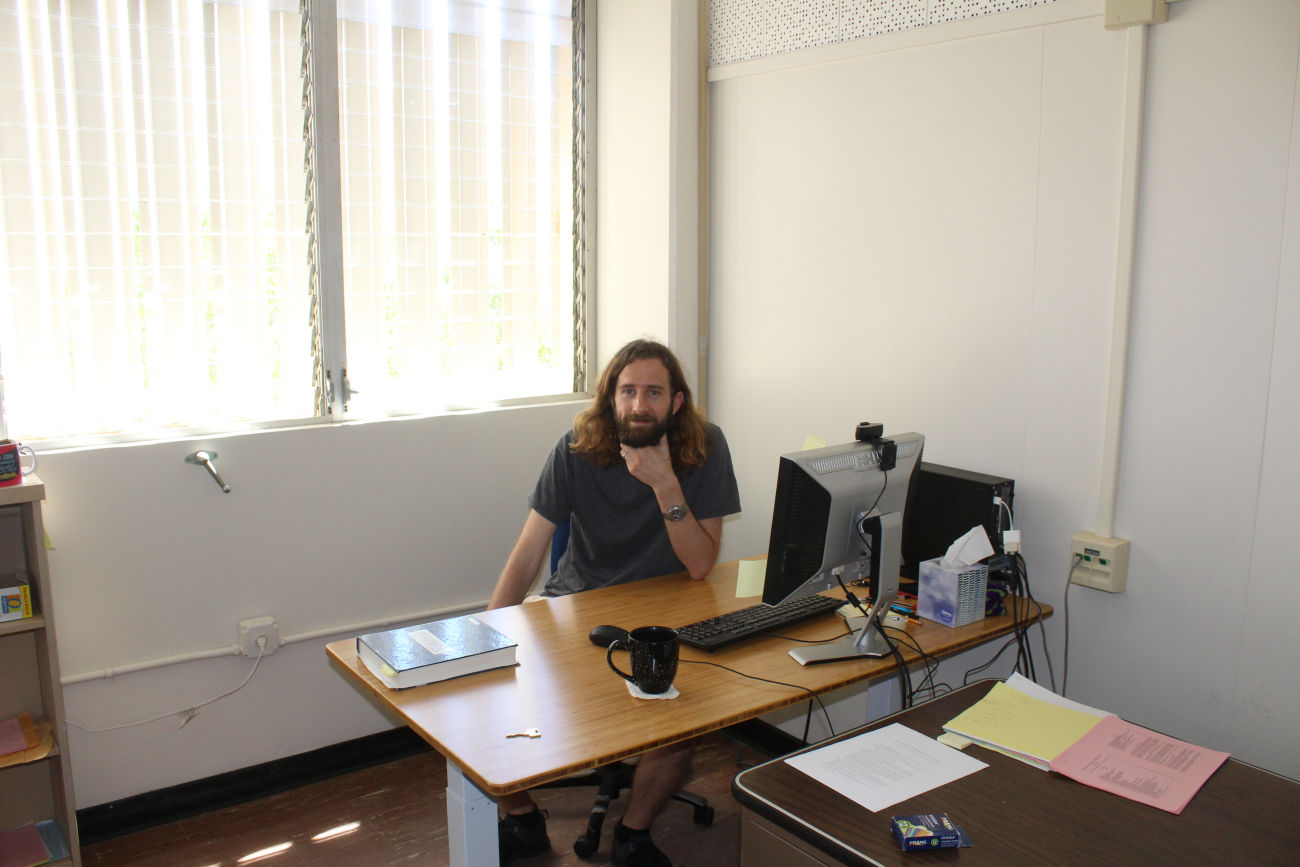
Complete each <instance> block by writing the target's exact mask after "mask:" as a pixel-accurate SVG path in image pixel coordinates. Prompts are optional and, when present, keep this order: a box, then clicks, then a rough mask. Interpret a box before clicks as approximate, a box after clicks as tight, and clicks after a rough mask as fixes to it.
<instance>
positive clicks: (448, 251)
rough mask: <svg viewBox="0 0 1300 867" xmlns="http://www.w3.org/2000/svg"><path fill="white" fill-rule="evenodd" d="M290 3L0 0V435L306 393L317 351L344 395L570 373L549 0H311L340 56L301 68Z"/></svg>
mask: <svg viewBox="0 0 1300 867" xmlns="http://www.w3.org/2000/svg"><path fill="white" fill-rule="evenodd" d="M313 2H314V0H313ZM311 5H312V4H311V3H308V2H304V3H303V5H302V7H301V8H300V7H299V6H298V4H297V3H296V2H293V0H216V2H201V0H48V2H40V0H0V202H2V205H3V206H2V207H0V369H2V370H3V372H4V374H5V381H6V397H7V408H8V410H9V422H10V431H11V434H12V435H14V436H15V437H22V438H25V439H41V438H46V439H55V440H57V439H60V438H64V439H71V440H75V439H77V438H79V437H85V436H88V435H105V436H110V437H111V436H112V435H114V434H121V435H142V434H143V435H157V433H158V432H159V431H166V430H168V429H181V430H186V429H193V428H209V429H210V428H214V427H217V428H220V427H229V426H237V425H240V424H257V423H267V422H271V423H273V422H283V421H293V420H302V419H310V418H313V417H319V416H321V415H323V414H324V413H325V412H326V411H328V406H325V405H323V404H322V403H321V402H320V401H319V400H318V397H317V395H316V393H315V392H316V389H315V385H314V376H316V375H317V372H318V371H320V370H321V369H322V368H323V367H324V366H326V364H327V362H326V361H324V359H326V358H328V357H337V358H341V359H344V361H342V362H341V366H344V365H345V366H346V375H347V377H348V379H349V380H350V381H351V384H352V385H353V387H354V388H355V389H356V390H357V392H356V396H355V397H354V398H353V400H352V401H351V406H350V407H349V409H350V411H351V412H352V413H354V414H358V415H382V414H389V413H398V412H424V411H432V410H436V409H438V408H441V407H445V406H448V405H458V404H464V403H482V402H484V401H491V400H502V399H510V398H520V397H529V396H537V395H551V394H560V393H568V392H570V391H571V390H572V389H573V385H574V382H575V378H576V374H575V357H576V356H577V346H576V343H575V334H579V333H580V327H579V326H578V325H577V317H578V316H579V315H580V311H581V309H582V305H581V303H578V304H577V305H576V307H575V303H574V302H575V297H580V296H581V293H580V292H577V291H576V290H575V279H574V278H575V274H576V273H578V272H575V269H574V264H573V263H574V255H573V250H574V249H575V235H576V236H578V237H580V229H576V228H575V226H578V227H580V225H581V219H580V209H575V207H574V189H575V179H576V178H579V177H581V174H582V167H581V164H580V162H579V163H578V164H577V165H576V166H575V163H574V160H575V159H578V160H580V150H579V149H576V148H574V147H573V146H572V145H573V142H574V140H575V135H576V127H575V120H574V118H575V116H579V117H580V115H581V112H580V111H579V110H575V105H574V97H573V94H574V67H573V60H574V53H573V50H572V27H573V22H572V10H571V8H570V5H569V3H568V2H567V0H560V2H557V0H497V2H468V0H466V2H453V0H443V2H438V0H428V2H405V3H390V2H377V0H356V2H340V3H338V4H337V6H335V5H334V4H332V3H331V4H330V5H329V10H330V11H331V12H334V13H335V14H334V15H333V19H334V26H333V28H331V30H330V31H329V36H330V41H331V42H332V43H333V48H334V51H335V52H336V55H332V57H333V59H334V60H335V63H336V70H335V71H334V75H332V76H331V77H329V78H328V79H326V80H312V81H310V86H309V87H304V79H303V76H304V74H305V73H307V72H308V69H309V67H310V64H309V63H307V62H305V59H306V58H307V57H308V54H307V53H306V52H305V51H304V46H303V44H302V40H303V38H304V36H306V37H307V38H312V34H313V28H312V26H311V25H310V21H308V20H307V19H306V18H305V16H309V15H310V13H311ZM316 5H320V4H319V3H317V4H316ZM579 8H580V7H579ZM315 32H316V33H318V34H319V32H320V31H319V30H316V31H315ZM320 100H331V101H332V102H330V103H328V104H330V105H334V104H336V105H337V107H338V121H337V133H338V135H337V139H331V140H327V141H321V140H320V139H318V138H314V137H313V135H312V122H311V121H312V115H311V111H312V108H313V105H319V101H320ZM312 172H316V173H324V174H325V175H326V177H328V178H329V179H330V180H329V184H330V185H331V189H332V190H333V191H334V193H335V195H334V197H333V199H332V200H331V199H330V198H328V197H326V198H324V199H322V200H321V201H315V200H314V199H313V192H312V191H313V187H314V186H315V185H314V184H313V182H312V178H311V176H310V175H311V173H312ZM317 180H319V177H318V178H317ZM321 207H328V208H330V209H331V213H330V218H331V221H332V223H333V224H334V225H337V226H340V227H341V229H340V230H339V231H337V232H335V233H334V234H333V236H332V237H331V238H329V239H324V238H321V237H319V236H318V235H316V233H315V230H314V227H315V226H316V225H318V224H319V223H320V220H318V219H317V217H320V216H323V214H319V213H314V211H315V209H318V208H321ZM335 211H337V213H335ZM575 217H576V219H575ZM313 243H315V244H322V243H328V244H329V245H330V247H329V249H327V250H323V251H322V250H319V249H317V250H316V251H315V252H313V250H312V245H313ZM577 246H580V242H579V243H578V245H577ZM321 253H327V254H329V255H320V254H321ZM331 261H332V262H336V263H337V262H340V261H341V268H340V266H339V265H334V266H330V265H329V263H330V262H331ZM328 267H332V268H333V270H334V271H340V270H341V273H339V274H331V275H329V276H330V277H331V279H330V280H327V281H318V280H314V279H313V277H314V274H313V271H314V270H317V271H319V270H320V269H325V268H328ZM313 287H315V288H313ZM314 292H324V293H337V294H340V295H341V298H338V297H333V298H330V297H325V298H323V297H320V296H319V295H314ZM329 305H333V307H334V308H335V309H339V310H341V311H343V315H342V317H341V319H342V322H343V323H345V325H344V326H343V327H339V328H336V329H334V330H332V331H328V330H327V331H320V330H319V328H318V333H317V334H316V337H315V338H314V337H313V325H314V324H315V325H317V326H319V315H318V314H319V310H320V309H321V308H322V307H323V306H324V307H328V306H329ZM575 311H577V312H576V313H575ZM330 341H334V343H335V344H336V345H335V346H334V347H333V348H331V346H330ZM331 352H333V353H334V356H331ZM340 373H342V371H341V370H340Z"/></svg>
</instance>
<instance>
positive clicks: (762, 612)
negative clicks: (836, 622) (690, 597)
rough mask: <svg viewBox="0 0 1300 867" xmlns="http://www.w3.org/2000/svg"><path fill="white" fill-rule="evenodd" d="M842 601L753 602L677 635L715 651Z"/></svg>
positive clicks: (804, 598) (821, 598)
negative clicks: (773, 603)
mask: <svg viewBox="0 0 1300 867" xmlns="http://www.w3.org/2000/svg"><path fill="white" fill-rule="evenodd" d="M843 604H844V600H843V599H832V598H831V597H830V596H821V595H819V594H814V595H812V596H802V597H800V598H798V599H790V600H787V601H785V602H782V603H781V604H779V605H752V606H750V607H749V608H741V609H739V610H738V611H731V612H728V613H726V614H721V615H719V616H717V617H710V618H709V619H708V620H699V621H696V622H695V623H688V624H686V625H685V626H679V627H678V628H677V634H678V635H679V636H680V637H681V640H682V643H683V644H689V645H690V646H691V647H698V648H700V649H701V650H708V651H714V650H717V649H718V648H719V647H723V646H725V645H728V644H731V643H732V642H735V641H740V640H741V639H742V638H749V637H750V636H751V635H758V634H759V633H760V632H772V631H773V630H777V629H780V628H781V627H783V626H788V625H789V624H791V623H797V622H799V621H800V620H804V619H806V618H808V617H813V616H816V615H818V614H825V613H827V612H829V611H834V610H835V609H836V608H839V607H840V606H841V605H843Z"/></svg>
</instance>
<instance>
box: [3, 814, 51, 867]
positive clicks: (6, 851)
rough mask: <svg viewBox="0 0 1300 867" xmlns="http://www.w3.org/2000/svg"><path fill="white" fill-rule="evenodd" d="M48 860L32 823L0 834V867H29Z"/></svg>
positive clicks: (39, 836)
mask: <svg viewBox="0 0 1300 867" xmlns="http://www.w3.org/2000/svg"><path fill="white" fill-rule="evenodd" d="M48 860H50V853H49V852H48V851H47V850H46V848H45V844H44V843H42V842H41V835H40V834H39V833H38V832H37V830H36V825H35V823H33V822H28V823H27V824H26V825H19V826H18V827H17V828H14V829H13V830H12V831H5V832H4V833H0V867H31V865H32V864H43V863H45V862H46V861H48Z"/></svg>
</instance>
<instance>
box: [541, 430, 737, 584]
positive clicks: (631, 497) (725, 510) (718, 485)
mask: <svg viewBox="0 0 1300 867" xmlns="http://www.w3.org/2000/svg"><path fill="white" fill-rule="evenodd" d="M708 433H709V456H708V458H707V459H706V460H705V462H704V464H703V465H702V466H698V467H687V468H686V469H685V470H683V471H681V472H680V473H678V479H679V481H680V482H681V485H682V493H683V494H684V495H685V496H686V505H687V506H689V507H690V510H691V512H692V513H693V514H694V515H695V517H696V518H697V519H701V520H702V519H705V518H721V517H724V516H726V515H734V514H736V513H737V512H739V511H740V493H739V491H738V490H737V488H736V473H735V471H734V470H733V469H732V466H731V452H730V451H729V450H728V449H727V440H726V438H725V437H723V435H722V430H721V429H720V428H718V427H717V426H716V425H712V424H710V425H708ZM571 442H573V432H572V431H569V432H568V433H566V434H565V435H564V436H562V437H560V441H559V442H558V443H556V445H555V448H554V449H553V450H552V451H551V454H550V456H549V457H547V459H546V466H545V467H543V468H542V474H541V477H540V478H539V479H538V480H537V487H536V488H534V489H533V493H532V496H530V497H529V498H528V504H529V505H530V506H532V507H533V509H534V510H536V511H537V513H538V514H539V515H541V516H542V517H543V518H546V519H547V520H548V521H552V522H554V523H556V524H559V523H562V522H564V521H565V520H569V521H570V531H569V547H568V549H567V550H566V551H565V552H564V556H562V557H561V558H560V562H559V564H558V565H557V566H556V570H555V574H554V575H552V576H551V578H550V580H549V581H547V582H546V587H545V589H544V590H543V593H544V595H546V596H564V595H566V594H569V593H577V592H579V591H582V590H591V589H594V588H596V587H605V586H608V585H611V584H622V583H624V582H627V581H637V580H639V579H642V578H653V577H654V576H656V575H667V574H670V573H673V572H682V571H684V570H685V568H686V567H685V566H683V565H682V561H681V560H679V559H677V554H676V553H674V552H673V546H672V544H671V543H670V542H669V540H668V530H667V528H666V527H665V526H664V517H663V512H661V511H660V509H659V503H658V501H657V500H656V499H655V495H654V492H653V491H652V490H651V489H650V487H649V485H646V484H645V483H644V482H641V481H638V480H637V479H635V478H634V477H633V476H632V474H631V473H629V472H628V471H627V466H626V465H625V464H623V463H622V462H619V463H616V464H614V465H613V466H610V467H601V466H598V465H597V464H596V463H595V462H594V461H591V460H589V459H587V458H585V457H583V456H581V455H575V454H573V452H571V451H570V450H569V444H570V443H571Z"/></svg>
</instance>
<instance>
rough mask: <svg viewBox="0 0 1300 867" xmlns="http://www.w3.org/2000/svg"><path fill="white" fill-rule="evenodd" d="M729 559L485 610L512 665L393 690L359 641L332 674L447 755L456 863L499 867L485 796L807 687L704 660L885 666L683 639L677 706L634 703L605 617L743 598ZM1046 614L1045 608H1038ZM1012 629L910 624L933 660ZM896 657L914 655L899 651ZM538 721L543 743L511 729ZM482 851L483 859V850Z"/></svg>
mask: <svg viewBox="0 0 1300 867" xmlns="http://www.w3.org/2000/svg"><path fill="white" fill-rule="evenodd" d="M736 570H737V564H736V562H735V561H732V562H730V563H722V564H719V565H718V566H717V567H716V568H715V569H714V570H713V572H712V573H711V574H710V575H709V577H708V578H707V579H706V580H704V581H692V580H691V579H690V578H688V577H686V576H685V575H684V574H681V575H669V576H664V577H661V578H652V579H649V580H646V581H637V582H634V583H631V584H623V585H619V586H617V587H609V588H604V589H601V590H592V591H588V592H586V593H578V594H574V595H572V596H564V597H560V598H556V599H550V600H546V601H542V602H533V603H525V604H523V605H516V606H512V607H510V608H500V609H497V610H495V611H488V612H485V613H484V614H482V615H481V617H482V619H483V620H484V621H485V622H487V623H489V624H491V625H492V626H494V627H496V628H497V629H499V630H501V631H502V632H504V633H505V634H506V635H509V636H510V637H511V638H513V639H515V640H516V641H517V642H518V643H519V650H518V659H519V665H518V666H516V667H515V668H512V669H499V670H496V671H488V672H482V673H480V674H475V675H472V676H470V677H465V678H459V679H456V680H453V681H445V682H442V683H435V684H430V685H428V686H424V687H419V688H416V689H409V690H402V691H394V690H390V689H388V688H386V687H385V686H384V685H383V684H381V683H380V682H379V681H378V680H376V679H375V678H374V677H373V676H372V675H371V674H370V673H369V672H368V671H367V670H366V668H365V666H364V665H363V664H362V663H361V662H360V660H358V659H357V655H356V644H355V640H354V639H344V640H342V641H336V642H333V643H331V644H329V645H328V646H327V648H326V650H327V653H328V654H329V657H330V660H331V661H332V662H333V663H334V665H335V666H336V667H337V669H338V670H339V671H340V672H341V673H342V674H343V675H344V676H345V677H347V678H349V679H350V680H351V681H352V682H353V683H354V684H356V685H357V686H359V687H360V688H361V689H362V690H363V691H364V692H365V693H366V694H367V695H368V696H369V697H370V698H372V699H373V700H374V701H375V702H376V703H377V704H378V705H379V706H380V707H382V708H383V709H385V710H386V711H388V712H390V713H391V714H392V715H393V716H394V717H395V719H396V720H398V721H399V722H401V723H402V724H404V725H408V726H410V727H411V728H412V729H414V730H415V731H416V732H417V733H419V735H420V736H421V737H423V738H424V739H425V740H426V741H428V742H429V743H430V744H431V745H433V747H434V748H436V749H437V750H438V751H439V752H440V753H442V754H443V755H444V756H445V757H446V758H447V764H448V768H447V777H448V798H447V813H448V835H449V838H450V841H451V849H452V853H451V854H452V863H453V864H472V865H474V867H479V865H484V864H495V863H496V845H497V844H496V805H495V802H493V801H492V800H491V798H490V797H489V796H493V795H503V794H508V793H510V792H517V791H520V790H522V789H529V788H533V787H534V786H537V785H539V784H541V783H545V782H549V781H551V780H557V779H560V778H562V777H565V776H568V775H569V774H572V773H574V772H577V771H585V770H589V769H591V768H595V767H599V766H601V765H604V764H608V763H609V762H613V761H616V760H618V759H624V758H629V757H631V756H635V755H640V754H641V753H644V752H645V751H646V750H648V749H651V748H653V747H658V746H664V745H666V744H670V743H674V742H677V741H682V740H686V739H688V738H692V737H695V736H697V735H701V734H705V733H707V732H712V731H716V730H718V729H722V728H725V727H727V726H729V725H732V724H733V723H737V722H742V721H744V720H748V719H752V718H754V717H757V716H760V715H762V714H764V713H767V712H768V711H772V710H776V709H777V708H781V707H785V706H786V705H790V704H794V703H796V702H800V701H805V700H807V699H808V697H809V693H808V692H807V691H805V689H798V688H792V687H789V686H778V685H776V684H771V683H761V682H759V681H755V680H749V679H747V678H744V677H741V676H739V675H737V674H735V673H733V672H730V671H725V670H723V669H721V668H717V667H714V666H711V665H692V664H690V661H691V660H702V661H704V660H706V661H708V662H712V663H718V664H720V665H725V666H730V667H732V668H734V669H736V670H738V671H741V672H744V673H745V674H750V675H755V676H758V677H763V678H768V679H771V680H777V681H782V682H784V683H790V684H797V685H799V686H801V687H804V688H806V690H810V691H812V692H815V693H823V692H827V691H829V690H833V689H836V688H837V687H841V686H846V685H848V684H852V683H858V682H862V681H866V680H870V679H873V678H876V677H880V676H883V675H887V674H890V673H892V672H893V671H894V662H893V660H892V659H885V660H866V661H853V662H837V663H830V664H826V665H817V666H809V667H803V666H800V665H799V664H798V663H796V662H795V661H794V660H793V659H791V658H790V657H789V655H788V654H787V653H786V651H787V650H788V649H789V648H790V647H791V646H792V645H791V644H790V643H789V642H787V641H782V640H780V639H777V638H760V639H751V640H748V641H744V642H740V643H738V644H736V645H733V646H731V647H728V648H724V649H723V650H721V651H718V652H715V653H705V652H703V651H699V650H695V649H693V648H689V647H685V646H683V648H682V655H681V658H682V664H681V666H680V668H679V669H678V674H677V680H676V686H677V688H678V689H679V690H680V691H681V696H680V697H679V698H677V699H675V700H672V701H643V700H638V699H634V698H632V696H631V695H629V694H628V691H627V687H626V686H625V684H624V681H623V680H622V679H621V678H619V677H618V676H617V675H615V674H613V673H612V672H611V671H609V669H608V668H607V667H606V665H605V651H604V649H603V648H599V647H596V646H595V645H593V644H592V643H591V642H590V641H589V640H588V638H587V633H588V632H589V631H590V630H591V628H592V627H593V626H597V625H600V624H603V623H608V624H613V625H616V626H622V627H624V628H632V627H636V626H646V625H665V626H681V625H684V624H686V623H691V622H694V621H696V620H702V619H704V618H707V617H711V616H713V615H715V614H718V613H721V612H723V611H730V610H734V609H736V608H743V607H745V606H747V605H752V604H754V603H755V601H756V600H754V599H737V598H736V597H735V582H736ZM1043 610H1044V616H1048V615H1050V613H1051V608H1050V606H1043ZM1011 629H1012V622H1011V618H1010V617H998V618H989V619H986V620H984V621H981V622H979V623H973V624H970V625H968V626H964V627H961V628H958V629H949V628H948V627H945V626H941V625H938V624H935V623H928V622H923V625H921V626H909V627H908V631H909V632H910V633H911V634H912V636H913V637H914V638H915V639H916V640H917V641H918V642H919V643H920V644H921V646H922V647H924V648H925V649H926V651H927V652H928V653H930V654H931V655H934V656H947V655H951V654H953V653H956V652H958V651H960V650H964V649H966V648H968V647H973V646H975V645H978V644H982V643H984V642H987V641H991V640H993V639H995V638H997V637H999V636H1003V635H1007V634H1008V633H1009V632H1010V631H1011ZM843 632H844V628H843V621H842V619H841V618H839V617H837V616H833V615H826V616H823V617H818V618H814V619H812V620H809V621H807V622H805V623H803V624H800V625H799V626H797V627H795V628H792V629H790V630H785V631H784V633H785V634H787V635H792V636H797V637H800V638H807V639H817V640H823V639H830V638H833V637H835V636H837V635H840V634H842V633H843ZM904 657H905V658H906V659H907V660H909V662H911V661H915V660H916V659H917V655H916V654H915V652H913V651H908V650H906V649H904ZM528 728H537V729H539V730H540V731H541V733H542V735H541V737H540V738H536V739H529V738H507V737H506V736H507V735H509V734H513V733H515V732H519V731H523V730H524V729H528ZM489 849H490V853H491V854H490V859H489V855H488V853H489Z"/></svg>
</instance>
